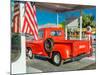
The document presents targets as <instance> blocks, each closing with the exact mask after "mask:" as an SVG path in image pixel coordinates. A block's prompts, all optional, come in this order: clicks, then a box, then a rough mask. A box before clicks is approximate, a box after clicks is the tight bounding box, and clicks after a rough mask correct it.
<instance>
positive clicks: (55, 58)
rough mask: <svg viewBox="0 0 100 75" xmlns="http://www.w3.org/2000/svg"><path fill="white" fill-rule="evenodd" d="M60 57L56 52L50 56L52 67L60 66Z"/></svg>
mask: <svg viewBox="0 0 100 75" xmlns="http://www.w3.org/2000/svg"><path fill="white" fill-rule="evenodd" d="M61 60H62V59H61V55H60V53H58V52H55V53H53V54H52V62H53V64H54V65H56V66H60V65H61Z"/></svg>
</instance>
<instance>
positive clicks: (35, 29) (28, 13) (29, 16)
mask: <svg viewBox="0 0 100 75" xmlns="http://www.w3.org/2000/svg"><path fill="white" fill-rule="evenodd" d="M26 14H27V16H28V17H27V18H28V19H30V23H31V25H32V26H31V27H32V28H34V31H35V33H36V35H37V32H38V30H37V28H36V27H35V25H34V22H33V21H34V20H32V16H31V15H30V12H29V11H28V10H26Z"/></svg>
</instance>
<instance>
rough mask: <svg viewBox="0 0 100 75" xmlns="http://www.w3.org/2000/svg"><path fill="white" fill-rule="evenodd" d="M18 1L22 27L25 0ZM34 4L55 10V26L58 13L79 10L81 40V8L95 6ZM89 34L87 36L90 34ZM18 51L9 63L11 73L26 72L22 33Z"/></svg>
mask: <svg viewBox="0 0 100 75" xmlns="http://www.w3.org/2000/svg"><path fill="white" fill-rule="evenodd" d="M17 1H18V0H17ZM18 2H19V3H20V19H21V23H20V26H21V27H22V25H23V13H24V3H25V1H18ZM32 2H33V1H32ZM35 6H36V8H37V9H42V10H49V11H51V12H55V13H56V22H57V26H58V24H59V13H63V12H69V11H79V12H80V19H79V20H80V21H79V24H80V25H79V28H80V40H82V15H83V14H82V10H83V9H91V8H94V7H95V6H94V5H79V4H62V3H47V2H35ZM69 14H70V13H69ZM65 27H66V26H65ZM65 34H67V31H66V32H65ZM88 34H89V33H88ZM90 34H91V33H90ZM90 34H89V36H90ZM66 37H67V35H66ZM66 40H67V38H66ZM20 52H21V53H20V56H19V58H18V59H17V60H16V61H15V62H12V63H11V68H12V74H16V73H27V66H26V61H27V60H26V51H25V36H24V35H21V51H20ZM33 60H34V59H33ZM33 63H34V62H33ZM93 63H94V62H93ZM65 65H66V64H65ZM88 65H89V64H88ZM85 66H86V65H85ZM78 69H79V68H78ZM70 70H71V69H70ZM72 70H73V69H72ZM58 71H59V70H58ZM37 72H38V71H37ZM33 73H35V72H34V71H33Z"/></svg>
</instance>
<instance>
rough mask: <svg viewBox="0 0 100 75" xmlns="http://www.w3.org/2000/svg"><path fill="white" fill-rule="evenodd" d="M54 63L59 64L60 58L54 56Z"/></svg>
mask: <svg viewBox="0 0 100 75" xmlns="http://www.w3.org/2000/svg"><path fill="white" fill-rule="evenodd" d="M54 62H55V63H57V64H59V62H60V57H59V56H58V55H55V56H54Z"/></svg>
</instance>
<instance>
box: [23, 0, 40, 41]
mask: <svg viewBox="0 0 100 75" xmlns="http://www.w3.org/2000/svg"><path fill="white" fill-rule="evenodd" d="M22 33H28V34H32V35H34V39H35V40H38V26H37V18H36V7H35V5H32V3H31V2H26V4H25V15H24V23H23V27H22Z"/></svg>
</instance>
